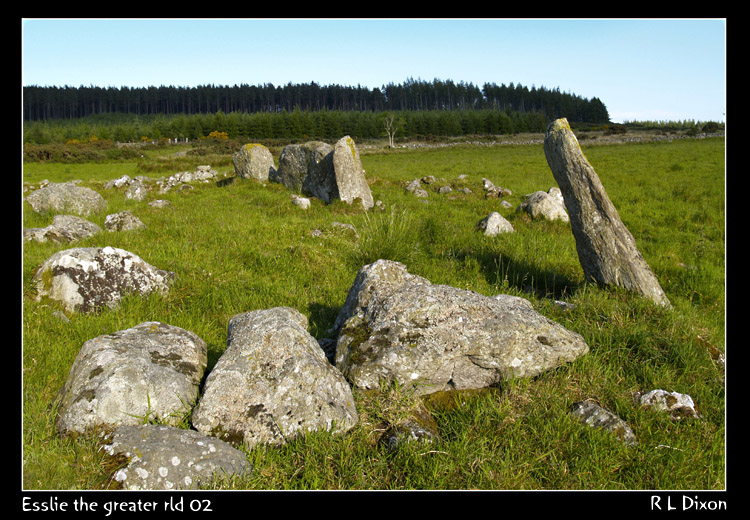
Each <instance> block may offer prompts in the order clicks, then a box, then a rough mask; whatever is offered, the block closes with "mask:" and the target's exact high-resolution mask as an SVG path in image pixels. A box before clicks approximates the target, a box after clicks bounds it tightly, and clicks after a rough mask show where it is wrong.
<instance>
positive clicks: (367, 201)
mask: <svg viewBox="0 0 750 520" xmlns="http://www.w3.org/2000/svg"><path fill="white" fill-rule="evenodd" d="M333 169H334V171H335V173H336V185H337V187H338V192H339V198H340V199H341V200H343V201H344V202H346V203H348V204H351V203H352V202H354V201H355V200H356V199H360V200H361V201H362V207H363V208H364V209H370V208H371V207H372V206H373V204H374V202H373V199H372V193H371V192H370V186H369V185H368V184H367V179H365V172H364V170H363V169H362V162H361V161H360V158H359V151H358V150H357V146H356V145H355V144H354V140H353V139H352V138H351V137H349V136H348V135H347V136H344V137H342V138H341V139H339V140H338V141H337V142H336V145H335V146H334V147H333Z"/></svg>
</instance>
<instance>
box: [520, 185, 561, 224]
mask: <svg viewBox="0 0 750 520" xmlns="http://www.w3.org/2000/svg"><path fill="white" fill-rule="evenodd" d="M516 211H525V212H526V213H528V214H529V215H530V216H531V218H533V219H537V218H546V219H547V220H562V221H563V222H568V221H569V220H570V219H569V217H568V214H567V212H566V211H565V206H563V205H562V203H561V202H560V201H559V199H558V198H557V197H555V196H552V195H550V194H549V193H547V192H544V191H536V192H534V193H532V194H531V195H529V196H528V197H526V200H524V201H523V202H522V203H521V205H519V206H518V208H516Z"/></svg>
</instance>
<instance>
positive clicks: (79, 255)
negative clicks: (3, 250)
mask: <svg viewBox="0 0 750 520" xmlns="http://www.w3.org/2000/svg"><path fill="white" fill-rule="evenodd" d="M173 278H174V273H171V272H168V271H164V270H161V269H157V268H156V267H154V266H152V265H150V264H148V263H146V262H145V261H144V260H143V259H141V258H140V257H139V256H137V255H135V254H133V253H130V252H128V251H125V250H123V249H118V248H114V247H101V248H98V247H89V248H81V247H78V248H73V249H66V250H64V251H58V252H57V253H55V254H54V255H52V256H51V257H49V258H48V259H47V260H46V261H45V262H44V263H43V264H42V265H41V266H40V268H39V269H38V270H37V272H36V274H35V275H34V279H35V281H36V284H37V299H39V300H41V299H42V298H45V297H46V298H50V299H52V300H56V301H59V302H60V303H62V304H63V306H64V307H65V309H66V310H67V311H68V312H75V311H77V312H84V313H86V312H92V311H95V310H97V309H99V308H101V307H105V306H106V307H116V306H117V305H118V304H119V302H120V300H121V299H122V297H123V296H124V295H126V294H142V295H147V294H149V293H151V292H154V291H159V292H163V291H166V290H168V288H169V283H170V282H171V280H172V279H173Z"/></svg>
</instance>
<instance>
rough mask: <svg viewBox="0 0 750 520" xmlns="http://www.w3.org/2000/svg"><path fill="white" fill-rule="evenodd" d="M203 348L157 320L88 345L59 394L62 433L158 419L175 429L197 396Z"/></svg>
mask: <svg viewBox="0 0 750 520" xmlns="http://www.w3.org/2000/svg"><path fill="white" fill-rule="evenodd" d="M205 369H206V344H205V342H204V341H203V340H202V339H201V338H200V337H198V336H197V335H196V334H194V333H193V332H190V331H187V330H185V329H181V328H179V327H174V326H171V325H167V324H164V323H159V322H145V323H141V324H139V325H136V326H135V327H133V328H130V329H127V330H122V331H118V332H115V333H113V334H106V335H102V336H98V337H96V338H94V339H91V340H88V341H86V342H85V343H84V344H83V346H82V347H81V350H80V351H79V352H78V356H77V357H76V359H75V361H74V362H73V366H72V368H71V370H70V374H69V375H68V378H67V380H66V382H65V385H64V386H63V388H62V390H61V391H60V395H59V408H58V414H57V418H56V426H57V430H58V432H59V433H61V434H67V433H72V432H75V433H86V432H88V431H91V430H95V429H98V428H103V429H111V428H112V427H116V426H119V425H122V424H131V425H133V424H141V423H143V422H144V421H146V420H156V421H161V422H164V423H165V424H171V425H177V424H179V423H180V422H181V421H182V420H183V419H184V417H185V416H186V414H188V413H189V412H190V407H191V406H192V404H193V403H194V402H195V400H196V398H197V396H198V388H199V385H200V381H201V379H202V378H203V373H204V371H205Z"/></svg>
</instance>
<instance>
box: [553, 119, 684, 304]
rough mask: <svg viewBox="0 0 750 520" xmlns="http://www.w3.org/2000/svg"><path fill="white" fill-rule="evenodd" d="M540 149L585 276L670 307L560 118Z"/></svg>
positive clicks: (572, 136) (564, 120) (594, 174)
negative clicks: (562, 204) (562, 203)
mask: <svg viewBox="0 0 750 520" xmlns="http://www.w3.org/2000/svg"><path fill="white" fill-rule="evenodd" d="M544 153H545V155H546V157H547V163H548V164H549V167H550V169H551V170H552V174H553V175H554V177H555V180H556V181H557V184H558V186H559V187H560V190H561V191H562V194H563V198H564V199H565V207H566V208H567V210H568V213H569V215H570V220H571V227H572V229H573V235H574V237H575V240H576V249H577V251H578V258H579V261H580V263H581V267H583V272H584V275H585V276H586V279H587V280H590V281H594V282H597V283H601V284H607V285H616V286H619V287H623V288H625V289H628V290H631V291H635V292H638V293H640V294H642V295H643V296H645V297H647V298H650V299H652V300H653V301H654V302H655V303H657V304H659V305H664V306H666V307H671V304H670V303H669V300H668V299H667V296H666V295H665V294H664V291H663V290H662V288H661V286H660V285H659V281H658V280H657V279H656V277H655V276H654V274H653V272H652V271H651V269H650V268H649V266H648V264H647V263H646V261H645V259H644V258H643V255H641V253H640V251H639V250H638V248H637V247H636V244H635V239H634V238H633V235H631V234H630V231H628V229H627V228H626V227H625V225H624V224H623V223H622V221H621V220H620V216H619V214H618V213H617V209H615V207H614V205H613V204H612V202H611V201H610V200H609V197H608V196H607V193H606V192H605V190H604V186H602V184H601V181H600V180H599V176H598V175H597V174H596V172H595V171H594V168H593V167H592V166H591V165H590V164H589V162H588V161H587V160H586V157H585V156H584V155H583V151H582V150H581V147H580V146H579V144H578V140H577V139H576V137H575V135H574V134H573V131H572V130H571V129H570V126H569V125H568V121H567V120H566V119H564V118H563V119H558V120H556V121H553V122H552V123H551V124H550V125H549V127H548V129H547V136H546V138H545V140H544Z"/></svg>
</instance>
